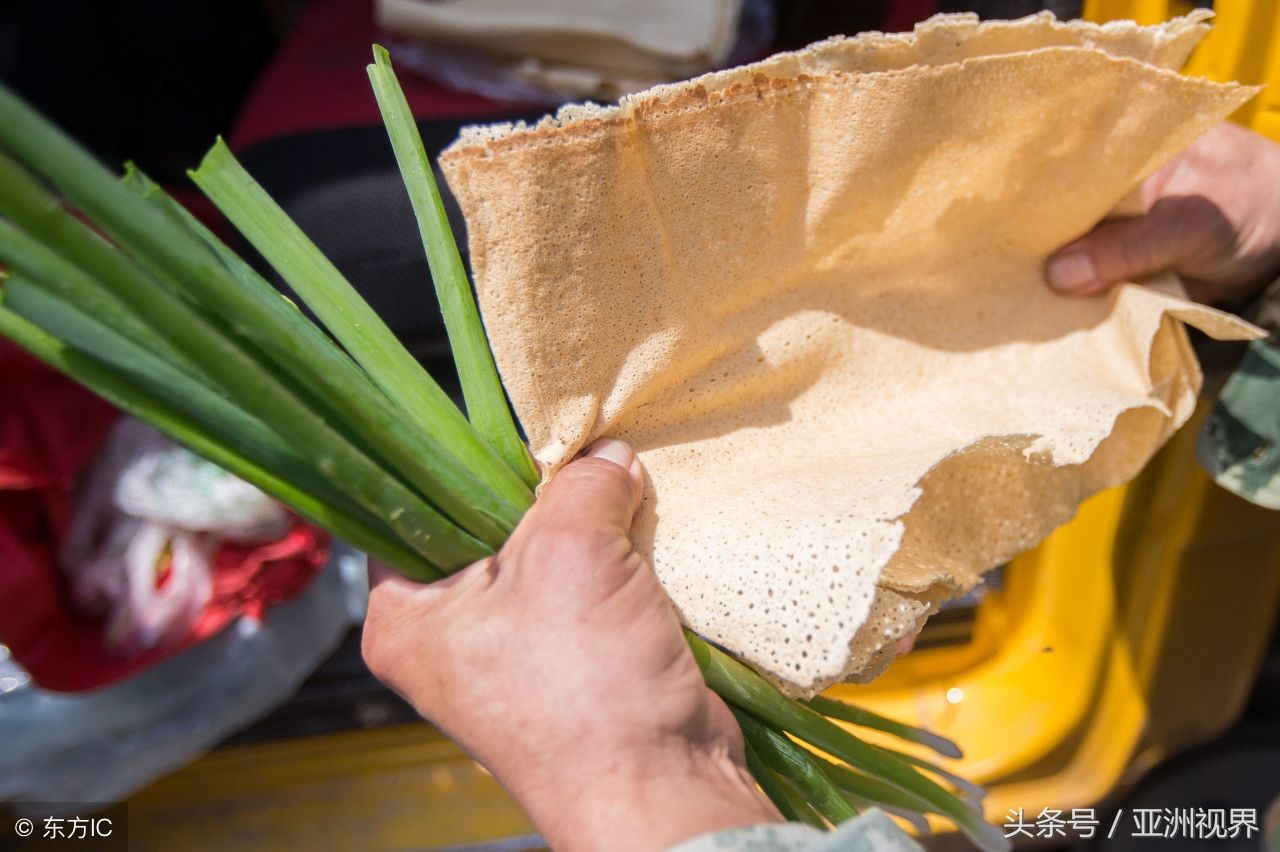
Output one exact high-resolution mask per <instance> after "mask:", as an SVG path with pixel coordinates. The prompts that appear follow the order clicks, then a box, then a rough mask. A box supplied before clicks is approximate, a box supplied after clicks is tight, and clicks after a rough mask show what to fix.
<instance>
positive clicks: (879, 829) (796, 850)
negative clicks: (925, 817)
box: [668, 808, 924, 852]
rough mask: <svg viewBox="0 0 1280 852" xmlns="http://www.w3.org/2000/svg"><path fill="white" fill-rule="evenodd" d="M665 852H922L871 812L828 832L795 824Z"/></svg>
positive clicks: (708, 838)
mask: <svg viewBox="0 0 1280 852" xmlns="http://www.w3.org/2000/svg"><path fill="white" fill-rule="evenodd" d="M668 852H924V850H923V849H921V848H920V844H918V843H916V842H915V841H914V840H912V839H911V837H910V836H909V835H908V834H907V833H906V832H905V831H903V830H902V829H901V828H899V827H898V826H897V824H896V823H895V822H894V821H893V820H891V819H889V817H887V816H886V815H885V814H884V812H882V811H879V810H875V809H874V808H873V809H871V810H869V811H867V812H866V813H864V814H862V815H861V816H859V817H857V818H856V819H851V820H849V821H848V822H846V823H844V824H842V825H841V826H840V827H839V828H837V829H835V830H834V831H831V832H825V831H819V830H818V829H816V828H810V827H809V826H807V825H800V824H799V823H794V822H785V823H784V822H780V823H769V824H766V825H751V826H746V827H744V828H731V829H727V830H725V831H717V832H715V833H714V834H704V835H702V836H701V837H695V838H694V839H693V840H688V841H686V842H684V843H681V844H680V845H678V846H674V847H672V848H671V849H670V850H668Z"/></svg>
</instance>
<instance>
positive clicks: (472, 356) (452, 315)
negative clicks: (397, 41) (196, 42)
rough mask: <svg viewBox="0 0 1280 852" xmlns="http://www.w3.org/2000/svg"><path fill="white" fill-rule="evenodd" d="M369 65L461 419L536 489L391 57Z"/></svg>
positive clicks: (377, 49)
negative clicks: (457, 390)
mask: <svg viewBox="0 0 1280 852" xmlns="http://www.w3.org/2000/svg"><path fill="white" fill-rule="evenodd" d="M373 58H374V64H373V65H370V66H369V80H370V81H371V82H372V83H373V93H374V96H375V97H376V98H377V99H378V108H379V109H380V110H381V111H382V121H383V123H384V124H386V126H387V135H388V136H389V137H390V138H391V147H392V149H393V150H394V151H395V155H396V163H397V164H398V165H399V166H400V176H401V177H402V178H403V179H404V185H405V189H407V190H408V192H409V201H410V203H411V204H412V205H413V215H414V217H415V218H417V220H418V231H419V233H421V235H422V245H423V247H424V248H425V249H426V252H427V263H428V265H429V266H430V268H431V280H432V281H433V282H434V284H435V289H436V298H437V300H438V301H439V302H440V312H441V313H442V314H443V316H444V324H445V329H446V330H447V331H448V332H449V345H450V347H451V348H452V349H453V359H454V361H455V362H456V363H457V365H458V378H459V379H460V380H461V383H462V395H463V397H464V399H465V400H466V403H467V416H468V417H469V418H470V419H471V423H472V425H474V426H475V427H476V431H477V432H479V433H480V435H481V437H483V438H484V439H485V440H486V441H487V442H488V443H489V445H490V446H492V447H493V448H494V449H495V450H496V451H497V452H498V454H499V455H500V456H501V457H502V458H503V460H504V461H506V463H507V464H508V465H509V466H510V467H511V469H512V470H513V471H515V472H516V473H517V474H519V476H520V478H521V479H522V480H524V482H526V483H527V484H528V485H529V486H530V487H533V486H535V485H537V484H538V471H537V468H536V467H534V464H533V459H532V458H531V457H530V455H529V451H528V450H527V449H526V448H525V445H524V441H523V440H521V438H520V433H519V431H518V430H517V429H516V425H515V421H514V420H513V419H512V417H511V409H510V407H509V406H508V405H507V398H506V395H505V394H504V393H503V390H502V381H501V380H500V379H499V378H498V368H497V366H496V365H495V364H494V362H493V352H492V351H491V350H490V348H489V340H488V338H487V337H486V336H485V331H484V326H483V325H482V324H481V322H480V313H479V311H478V310H477V309H476V303H475V299H474V298H473V296H472V294H471V282H470V280H469V279H468V278H467V271H466V269H465V268H464V267H463V265H462V256H461V255H460V254H459V253H458V244H457V242H455V241H454V238H453V231H452V230H451V229H450V228H449V218H448V216H447V215H446V214H445V210H444V201H443V200H442V199H441V198H440V188H439V187H438V186H436V179H435V175H434V173H433V172H432V170H431V161H430V159H429V158H428V157H427V151H426V148H425V147H424V146H423V144H422V136H421V134H419V133H418V125H417V123H416V122H415V121H414V120H413V113H412V112H411V111H410V110H409V103H408V101H406V100H405V97H404V91H403V90H401V88H400V83H399V81H397V80H396V75H395V72H394V71H393V70H392V68H391V57H390V56H389V55H388V53H387V51H386V49H385V48H383V47H381V46H380V45H374V47H373Z"/></svg>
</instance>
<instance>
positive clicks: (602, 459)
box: [530, 438, 644, 535]
mask: <svg viewBox="0 0 1280 852" xmlns="http://www.w3.org/2000/svg"><path fill="white" fill-rule="evenodd" d="M643 489H644V474H643V472H642V470H641V466H640V460H639V459H638V458H636V454H635V453H634V452H632V451H631V448H630V447H628V446H627V445H626V444H624V443H623V442H622V441H618V440H615V439H613V438H601V439H599V440H598V441H596V442H595V443H593V444H591V446H589V447H587V449H586V450H584V451H583V453H582V456H581V457H579V458H578V459H576V460H574V461H572V462H570V463H569V464H567V465H565V467H563V468H562V469H561V470H560V472H559V473H557V474H556V475H555V476H554V477H552V479H551V481H550V482H548V483H547V484H546V486H545V487H544V488H543V489H542V493H541V494H539V495H538V502H537V503H536V504H535V505H534V508H533V511H532V512H530V514H531V515H534V516H535V521H536V523H538V524H546V525H549V526H552V527H555V528H561V527H562V526H563V527H570V526H572V527H579V528H586V529H591V530H594V531H597V532H605V531H609V532H619V533H622V534H623V535H626V533H627V531H628V530H630V529H631V519H632V517H633V516H634V515H635V512H636V509H637V507H638V506H639V505H640V495H641V494H642V492H643Z"/></svg>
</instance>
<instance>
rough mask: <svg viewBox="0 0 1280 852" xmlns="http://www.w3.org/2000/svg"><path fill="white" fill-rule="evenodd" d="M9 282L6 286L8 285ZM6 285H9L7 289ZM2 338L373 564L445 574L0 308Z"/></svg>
mask: <svg viewBox="0 0 1280 852" xmlns="http://www.w3.org/2000/svg"><path fill="white" fill-rule="evenodd" d="M12 280H13V279H12V278H10V279H9V282H12ZM6 286H7V284H6ZM0 334H3V335H4V336H5V337H7V338H9V339H10V340H12V341H13V342H14V343H17V344H18V345H19V346H21V347H22V348H23V349H26V350H27V351H28V352H30V353H31V354H32V355H34V356H35V357H37V358H39V359H40V360H41V361H44V362H45V363H46V364H48V365H49V366H51V367H53V368H55V369H57V370H60V371H61V372H63V373H65V374H66V375H68V376H70V377H71V378H73V379H75V380H76V381H78V382H80V383H81V384H83V385H84V386H85V387H89V388H92V389H93V390H94V392H96V393H97V394H98V395H99V396H101V397H102V398H103V399H105V400H107V401H108V402H110V403H111V404H112V405H114V406H116V407H117V408H119V409H120V410H121V411H124V412H126V413H128V414H131V415H133V416H134V417H137V418H138V419H140V420H145V421H146V422H147V423H150V424H151V425H152V426H154V427H155V428H156V429H159V430H160V431H161V432H164V433H165V434H166V435H168V436H169V437H170V438H173V440H175V441H177V442H179V443H181V444H184V445H186V446H187V447H189V448H190V449H192V450H193V451H195V452H197V453H199V454H200V455H202V456H204V457H205V458H206V459H208V460H209V461H211V462H213V463H214V464H216V465H219V466H220V467H222V468H224V469H225V470H228V471H230V472H231V473H234V474H235V475H236V476H238V477H240V478H241V479H243V480H245V481H246V482H249V483H252V484H253V485H256V486H257V487H258V488H261V489H262V490H263V491H265V492H266V493H268V494H271V495H272V496H274V497H275V498H277V499H278V500H281V501H282V502H284V503H287V504H289V505H290V506H291V507H293V508H294V509H295V510H297V511H298V512H299V513H300V514H302V515H303V516H305V517H307V518H309V519H310V520H311V521H313V522H314V523H316V524H318V525H320V526H321V527H324V528H325V529H328V530H330V531H332V532H333V533H334V534H335V535H337V536H339V537H341V538H343V539H345V540H346V541H347V542H349V543H351V544H353V545H355V546H356V547H359V548H360V549H361V550H364V551H365V552H367V553H369V554H370V555H372V556H374V557H375V558H377V559H381V560H384V561H386V562H387V563H388V564H390V565H395V566H397V567H398V568H399V569H400V570H401V571H403V572H404V573H405V574H406V575H408V576H410V577H413V578H415V579H418V580H422V581H423V582H429V581H431V580H437V579H440V578H441V577H443V576H444V575H443V574H442V573H441V572H440V571H439V570H438V569H436V568H435V567H434V566H433V565H432V564H431V563H430V562H428V561H427V560H425V559H423V558H422V557H421V556H419V555H418V554H417V553H415V552H414V551H412V550H410V549H408V548H407V547H405V546H404V545H403V544H401V543H400V542H399V541H397V540H396V539H394V538H391V537H388V536H387V535H386V534H385V533H383V532H381V531H379V530H377V529H374V528H371V527H368V526H366V525H365V524H364V523H362V522H361V521H359V520H358V519H354V518H351V517H348V516H346V515H344V514H343V513H342V512H340V511H337V510H335V509H334V507H333V506H331V505H330V504H328V503H326V502H325V501H323V500H320V499H317V498H316V497H315V496H314V495H312V494H310V493H309V492H307V491H305V490H302V489H299V488H297V487H296V486H294V485H293V484H292V483H290V482H288V481H287V480H285V479H283V478H282V477H280V476H277V475H276V474H275V473H273V472H272V471H270V470H267V469H266V468H263V467H261V466H259V465H257V464H255V463H254V462H253V461H251V460H249V459H247V458H245V457H244V456H243V455H241V454H240V453H237V452H235V451H234V450H232V449H230V448H228V447H227V446H225V445H223V444H221V443H220V442H218V441H216V440H212V439H210V438H209V436H208V435H207V433H206V432H205V431H204V430H203V429H202V428H200V427H199V426H197V425H195V424H194V423H192V422H191V421H190V420H188V419H186V418H184V417H183V416H182V415H180V414H178V413H177V412H176V411H174V410H173V409H172V408H170V407H168V406H166V405H165V404H164V403H162V402H160V401H159V400H157V399H155V398H154V397H151V396H149V395H148V394H146V393H145V392H143V391H141V390H139V389H138V388H137V387H135V386H132V385H130V384H129V383H128V382H127V381H125V380H122V379H121V378H120V377H119V376H118V375H117V374H116V373H115V372H114V371H113V370H112V369H110V368H108V367H105V366H103V365H101V364H99V363H97V362H96V361H94V360H93V359H92V358H90V357H88V356H86V355H82V354H81V353H79V352H76V351H75V350H74V349H71V348H70V347H68V346H66V345H65V344H64V343H62V342H61V341H59V340H57V339H56V338H54V337H52V336H50V335H48V334H45V333H44V332H43V331H41V330H40V329H39V328H37V327H36V326H34V325H32V324H31V323H29V322H27V321H26V320H24V319H22V318H21V317H19V316H18V315H17V314H15V313H13V312H12V311H9V310H7V309H5V308H4V307H2V306H0Z"/></svg>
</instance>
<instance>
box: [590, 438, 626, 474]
mask: <svg viewBox="0 0 1280 852" xmlns="http://www.w3.org/2000/svg"><path fill="white" fill-rule="evenodd" d="M582 454H583V455H584V456H590V457H591V458H593V459H604V460H605V461H611V462H613V463H614V464H616V465H617V466H618V467H620V468H622V469H623V470H627V471H629V470H631V465H632V463H633V462H634V461H635V460H636V454H635V453H633V452H631V448H630V447H628V446H627V445H626V444H624V443H623V442H622V441H619V440H618V439H616V438H600V439H599V440H597V441H596V442H595V443H593V444H592V445H591V446H589V447H587V449H586V450H585V451H583V453H582Z"/></svg>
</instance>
